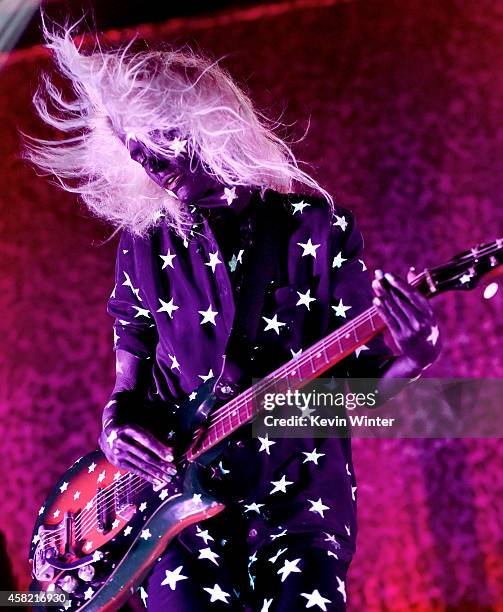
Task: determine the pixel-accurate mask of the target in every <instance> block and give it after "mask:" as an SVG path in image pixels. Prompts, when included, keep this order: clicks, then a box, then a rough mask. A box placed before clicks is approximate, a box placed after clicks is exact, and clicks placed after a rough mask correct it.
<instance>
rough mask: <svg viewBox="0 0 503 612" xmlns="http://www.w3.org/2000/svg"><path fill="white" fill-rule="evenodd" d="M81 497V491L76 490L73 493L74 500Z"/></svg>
mask: <svg viewBox="0 0 503 612" xmlns="http://www.w3.org/2000/svg"><path fill="white" fill-rule="evenodd" d="M79 497H80V491H75V493H74V494H73V499H74V501H77V500H78V499H79Z"/></svg>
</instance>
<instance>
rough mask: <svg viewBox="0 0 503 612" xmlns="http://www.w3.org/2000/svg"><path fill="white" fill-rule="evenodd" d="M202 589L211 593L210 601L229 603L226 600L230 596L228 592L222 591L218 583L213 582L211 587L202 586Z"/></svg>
mask: <svg viewBox="0 0 503 612" xmlns="http://www.w3.org/2000/svg"><path fill="white" fill-rule="evenodd" d="M203 588H204V590H205V591H206V592H207V593H209V594H210V595H211V598H210V603H213V602H214V601H223V602H224V603H229V602H228V601H227V597H230V595H229V593H226V592H225V591H222V589H221V588H220V587H219V585H218V584H215V586H214V587H213V588H210V587H203Z"/></svg>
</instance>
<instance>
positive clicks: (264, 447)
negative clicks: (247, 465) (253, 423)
mask: <svg viewBox="0 0 503 612" xmlns="http://www.w3.org/2000/svg"><path fill="white" fill-rule="evenodd" d="M258 439H259V441H260V448H259V449H258V451H259V453H261V452H262V451H265V452H266V454H267V455H270V454H271V453H270V451H269V447H271V446H272V445H273V444H276V442H275V441H274V440H269V435H268V434H265V436H264V437H263V438H261V437H260V436H259V437H258Z"/></svg>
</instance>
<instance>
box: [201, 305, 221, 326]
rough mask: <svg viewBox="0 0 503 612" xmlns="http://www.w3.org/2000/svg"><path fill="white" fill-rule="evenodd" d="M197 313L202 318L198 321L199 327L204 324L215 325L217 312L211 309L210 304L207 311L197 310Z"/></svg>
mask: <svg viewBox="0 0 503 612" xmlns="http://www.w3.org/2000/svg"><path fill="white" fill-rule="evenodd" d="M198 313H199V314H200V315H201V316H202V317H203V318H202V319H201V321H200V324H201V325H204V324H205V323H211V324H212V325H216V323H215V317H216V316H217V315H218V312H217V311H216V310H213V309H212V307H211V304H210V305H209V306H208V309H207V310H198Z"/></svg>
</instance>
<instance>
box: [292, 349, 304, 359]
mask: <svg viewBox="0 0 503 612" xmlns="http://www.w3.org/2000/svg"><path fill="white" fill-rule="evenodd" d="M290 353H292V359H296V358H297V357H299V355H300V354H301V353H302V349H301V348H300V349H299V350H298V351H294V350H293V349H290Z"/></svg>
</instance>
